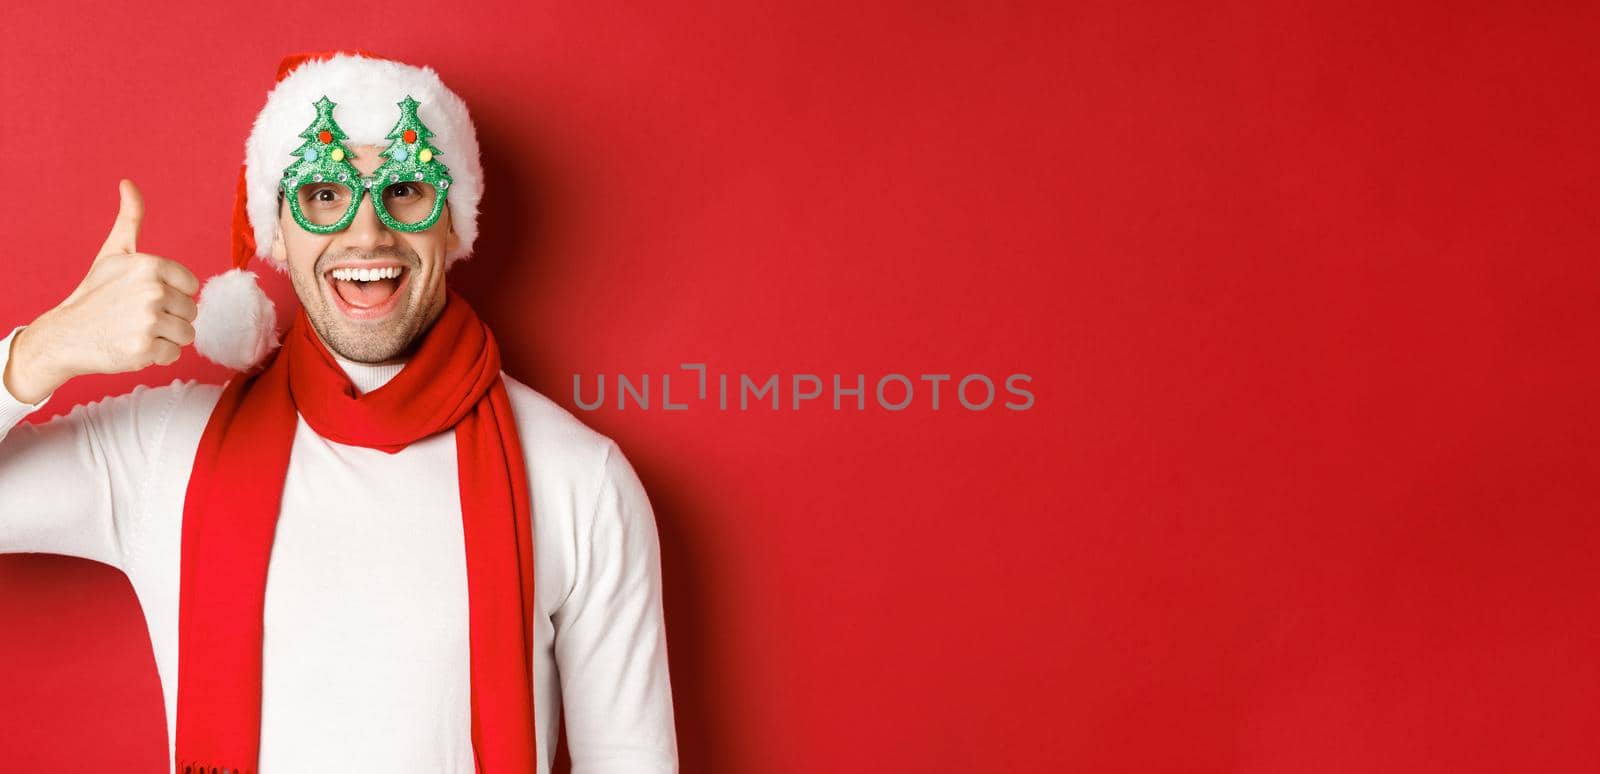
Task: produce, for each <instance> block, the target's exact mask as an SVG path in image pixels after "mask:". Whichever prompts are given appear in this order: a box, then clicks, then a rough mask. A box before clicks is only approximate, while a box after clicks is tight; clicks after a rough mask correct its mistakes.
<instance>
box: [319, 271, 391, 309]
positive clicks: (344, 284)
mask: <svg viewBox="0 0 1600 774" xmlns="http://www.w3.org/2000/svg"><path fill="white" fill-rule="evenodd" d="M323 279H324V280H325V281H326V282H327V283H328V287H329V289H330V290H331V291H332V295H333V300H334V304H335V305H336V306H338V307H339V311H340V312H342V313H343V314H344V315H345V316H346V317H349V318H352V319H356V320H374V319H378V318H380V317H383V316H385V315H387V314H388V313H389V312H391V311H393V310H394V308H395V307H396V306H398V305H399V301H400V297H401V295H402V293H401V291H402V290H404V289H405V286H406V283H407V282H408V281H410V279H411V270H410V269H409V268H407V267H405V266H401V265H398V264H384V265H381V266H362V267H355V266H341V267H337V268H334V269H329V270H328V271H327V272H324V273H323Z"/></svg>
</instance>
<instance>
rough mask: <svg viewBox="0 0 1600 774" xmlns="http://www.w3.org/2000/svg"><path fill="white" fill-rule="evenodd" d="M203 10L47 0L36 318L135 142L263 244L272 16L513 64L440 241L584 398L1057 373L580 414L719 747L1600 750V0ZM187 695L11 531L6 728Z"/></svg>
mask: <svg viewBox="0 0 1600 774" xmlns="http://www.w3.org/2000/svg"><path fill="white" fill-rule="evenodd" d="M209 5H211V4H194V5H191V6H190V7H189V8H188V9H187V10H186V11H173V12H171V13H170V14H169V13H167V12H161V13H159V14H158V13H156V12H154V11H148V10H143V9H139V8H137V7H135V6H134V5H132V4H130V5H129V6H128V7H124V6H123V4H109V3H107V4H89V5H81V4H76V3H70V2H53V3H48V4H43V3H41V4H30V5H27V6H22V7H17V6H11V7H9V8H8V11H7V14H6V17H7V18H6V21H5V24H6V28H7V31H6V44H5V46H3V47H0V71H3V72H4V73H5V76H4V77H3V78H0V105H3V107H4V114H3V115H4V118H3V119H0V121H3V131H0V138H3V139H0V153H3V157H4V163H3V169H4V170H5V175H6V183H5V184H4V185H3V186H0V197H3V202H4V206H3V208H0V212H3V213H4V218H5V228H4V229H3V233H4V234H5V235H6V241H5V245H4V247H3V250H0V261H3V265H4V276H5V277H6V281H5V282H4V284H3V285H0V311H3V315H0V317H3V318H4V319H0V323H3V324H4V325H5V326H6V330H9V329H10V327H11V326H13V325H17V324H22V323H25V322H28V321H29V320H31V319H32V318H33V317H34V316H35V315H37V314H38V313H40V312H42V311H44V310H46V309H48V308H49V307H51V306H53V305H54V304H55V303H57V302H58V301H59V300H60V299H61V298H63V297H64V296H65V295H66V294H67V293H68V292H69V291H70V290H71V288H72V287H73V286H74V285H75V284H76V282H77V281H78V279H80V278H81V276H82V274H83V272H84V271H85V270H86V268H87V267H88V264H89V261H90V258H91V256H92V254H93V252H94V250H95V248H96V247H97V246H98V245H99V244H100V242H101V240H102V239H103V238H104V235H105V231H106V229H107V228H108V227H109V225H110V222H111V220H112V216H113V215H114V213H115V209H116V181H117V178H118V177H121V176H127V177H131V178H132V179H134V180H135V181H136V182H138V183H139V184H140V185H141V186H142V187H143V190H144V193H145V198H146V202H147V207H148V217H147V221H146V227H145V229H144V232H143V235H142V238H141V241H140V247H141V249H144V250H146V251H148V252H154V253H157V254H161V255H164V256H167V257H170V258H174V259H177V260H181V261H183V262H184V263H186V264H187V265H188V266H189V267H190V268H192V269H193V270H195V271H196V273H198V274H200V275H201V276H208V275H210V274H213V273H215V272H217V271H220V270H222V269H223V268H225V267H226V262H227V258H226V231H227V223H228V214H229V206H230V201H231V199H230V196H231V185H232V184H233V181H234V175H235V172H236V169H237V167H236V165H237V164H238V162H239V160H240V158H241V156H242V147H243V141H244V137H245V134H246V132H247V130H248V128H249V125H250V122H251V120H252V118H253V115H254V113H255V111H256V110H257V109H258V108H259V106H260V104H261V101H262V99H263V97H264V95H265V92H266V90H267V88H268V87H269V86H270V85H271V82H272V75H273V70H274V68H275V66H276V63H277V60H278V58H279V56H280V55H282V54H284V53H286V52H289V51H294V50H303V49H320V48H327V47H332V46H339V45H345V46H351V45H353V46H360V47H364V48H368V49H371V50H375V51H378V52H380V53H383V54H386V55H389V56H394V57H398V58H403V59H410V60H413V61H417V62H421V63H427V64H431V65H433V66H435V67H436V68H437V69H439V71H440V72H441V73H442V74H443V75H444V77H445V78H446V80H447V81H448V82H449V83H451V84H452V85H453V86H454V88H456V89H457V90H458V91H459V92H460V93H461V94H462V95H463V96H464V97H465V98H466V99H467V102H468V104H469V105H471V107H472V110H473V111H474V116H475V119H476V121H477V122H478V126H479V131H480V136H481V138H482V141H483V144H484V158H485V163H486V166H487V169H488V191H487V196H486V199H485V211H484V214H483V216H482V219H481V225H482V229H483V234H484V235H483V237H482V238H481V240H480V242H479V251H478V254H477V255H476V256H475V257H474V258H473V259H472V260H470V261H468V262H467V263H466V264H465V265H463V266H461V267H459V268H458V269H457V270H455V272H453V273H452V281H453V282H455V283H457V286H458V287H460V288H461V289H462V290H463V292H464V293H465V294H466V295H467V297H468V298H470V299H472V300H473V301H474V302H475V304H476V305H477V307H478V309H479V310H480V312H481V313H482V314H483V315H484V316H485V317H486V318H488V319H489V321H490V323H491V324H492V325H493V326H494V328H495V330H496V331H497V332H498V335H499V338H500V341H501V342H502V346H503V348H504V350H505V358H506V369H507V371H509V372H510V373H512V374H513V375H515V376H517V377H518V378H520V379H522V380H523V381H525V382H527V383H529V384H531V385H532V386H534V387H535V388H537V389H539V390H541V391H543V392H545V393H546V394H548V395H550V396H552V397H554V398H556V399H557V400H559V401H560V402H561V403H563V404H564V405H567V406H569V407H572V406H573V396H572V391H571V385H572V375H573V374H575V373H578V374H584V375H585V376H586V377H592V376H593V375H594V374H597V373H606V374H613V375H614V374H616V373H618V372H622V373H628V374H632V375H637V374H641V373H651V374H661V373H663V372H667V371H675V370H676V369H677V367H678V364H679V363H682V362H697V361H698V362H706V363H708V365H709V366H710V367H711V369H712V370H713V373H717V372H726V373H730V374H739V373H748V374H751V375H753V376H755V377H764V376H765V375H767V374H770V373H778V374H781V375H785V378H787V375H790V374H794V373H815V374H819V375H821V376H822V377H823V378H824V379H830V377H831V375H832V374H834V373H839V374H841V375H843V377H844V378H845V379H847V380H853V379H854V375H855V374H856V373H863V374H866V375H867V379H868V380H869V385H870V384H871V382H872V380H875V379H876V378H877V377H878V376H881V375H883V374H885V373H891V372H898V373H905V374H910V375H912V376H913V377H914V376H915V375H916V374H920V373H951V374H954V375H955V376H956V377H957V378H960V376H962V375H965V374H968V373H983V374H987V375H989V376H990V377H991V378H992V379H995V380H996V381H997V382H998V381H999V380H1001V379H1003V378H1004V377H1005V376H1006V375H1008V374H1010V373H1014V372H1021V373H1027V374H1030V375H1031V376H1032V377H1033V382H1032V384H1031V388H1032V390H1033V392H1034V394H1035V398H1036V402H1035V404H1034V406H1033V407H1032V408H1031V409H1029V410H1027V411H1021V412H1018V411H1009V410H1006V409H1003V408H1001V407H1000V406H999V405H998V403H999V401H998V400H997V403H996V405H995V406H994V407H992V408H991V409H990V410H987V411H983V412H972V411H968V410H966V409H963V408H961V407H960V406H959V405H958V404H955V403H954V401H953V400H952V399H951V395H950V394H949V393H946V394H945V396H944V401H943V403H942V407H941V410H939V411H937V412H935V411H931V410H930V409H929V406H928V402H927V401H926V399H923V400H919V401H918V402H917V403H916V404H915V405H914V406H913V407H912V408H911V409H908V410H906V411H903V412H899V413H891V412H888V411H884V410H882V409H881V408H878V407H876V406H874V405H872V404H871V403H870V400H871V396H870V393H869V396H868V397H869V406H868V409H867V410H866V411H863V412H857V411H855V410H854V409H853V408H850V409H847V410H845V411H840V412H838V413H835V412H833V411H832V410H831V401H829V400H828V398H827V396H826V395H825V397H824V398H823V399H822V400H818V401H812V402H811V403H809V404H807V405H806V406H805V407H803V408H802V409H801V410H800V411H793V410H789V409H787V408H786V409H784V410H782V411H779V412H773V411H771V410H770V409H765V410H752V411H749V412H745V413H739V412H719V411H717V410H716V409H715V408H714V404H709V405H698V406H696V407H694V408H693V409H691V410H689V411H684V412H666V411H661V410H659V409H658V408H657V407H653V408H652V410H649V411H638V410H636V409H634V408H633V407H631V406H630V408H629V409H628V410H622V411H619V410H617V409H616V408H615V405H614V404H613V405H610V406H608V407H607V408H605V409H603V410H599V411H594V412H578V413H579V415H580V417H582V418H583V419H584V420H585V421H587V422H589V423H590V424H591V425H593V426H594V427H596V428H598V429H599V430H601V431H602V432H605V433H607V434H609V435H611V436H613V437H614V438H616V439H617V440H618V441H619V443H620V444H621V446H622V448H623V449H624V450H625V452H626V453H627V454H628V455H629V458H630V459H631V460H632V461H633V463H634V465H635V466H636V468H637V469H638V471H639V473H640V475H641V477H642V478H643V480H644V483H645V486H646V488H647V489H648V491H649V493H650V496H651V500H652V502H653V503H654V505H655V508H656V514H657V519H658V522H659V526H660V533H661V539H662V549H663V560H664V574H665V583H666V600H665V603H666V608H667V609H666V612H667V620H668V632H669V634H668V642H669V654H670V660H671V669H672V682H673V689H674V694H675V698H676V708H677V715H678V732H679V742H680V746H681V752H682V761H683V769H684V771H685V772H718V773H722V772H763V773H765V772H772V773H774V774H789V773H791V772H794V773H798V772H818V771H829V772H967V771H997V772H1000V771H1003V772H1013V771H1017V772H1023V771H1026V772H1034V771H1051V770H1074V771H1138V772H1158V771H1171V772H1197V771H1228V772H1284V771H1297V772H1298V771H1304V772H1350V771H1385V772H1387V771H1453V772H1463V771H1513V770H1515V771H1595V770H1596V769H1597V768H1600V741H1597V733H1600V707H1597V705H1600V698H1597V697H1600V670H1597V655H1596V654H1597V653H1600V642H1597V639H1600V637H1597V630H1596V625H1595V624H1596V620H1595V619H1596V610H1597V603H1600V598H1597V596H1600V595H1597V590H1600V580H1597V571H1596V564H1597V560H1596V558H1595V556H1596V550H1597V549H1600V527H1597V526H1596V524H1595V518H1594V517H1595V502H1596V499H1597V495H1600V477H1597V475H1596V474H1597V473H1600V471H1597V469H1596V468H1597V463H1596V459H1597V455H1596V442H1597V440H1600V425H1597V422H1596V414H1595V411H1594V408H1593V402H1594V400H1595V396H1596V386H1597V376H1600V371H1597V366H1596V357H1595V354H1596V353H1595V341H1596V336H1597V334H1600V307H1597V298H1596V297H1597V293H1600V266H1597V262H1596V258H1597V255H1596V247H1597V246H1600V238H1597V237H1600V225H1597V223H1600V222H1597V219H1596V206H1595V205H1596V196H1595V194H1596V169H1595V140H1596V137H1597V136H1600V134H1597V129H1600V127H1597V121H1596V117H1597V116H1596V111H1595V96H1596V93H1597V86H1600V83H1597V74H1600V64H1597V60H1596V58H1595V56H1594V46H1595V41H1596V40H1597V39H1600V37H1597V33H1600V28H1597V24H1596V21H1597V19H1596V14H1595V11H1594V10H1593V8H1592V6H1587V5H1586V4H1576V3H1574V4H1546V5H1544V6H1543V7H1541V8H1526V7H1523V4H1511V3H1480V4H1437V5H1436V6H1435V5H1434V4H1396V3H1392V2H1345V3H1317V4H1304V3H1285V4H1267V3H1224V4H1194V5H1181V4H1166V3H1156V4H1129V3H1104V4H1100V3H1082V4H1070V5H1068V4H1061V5H1067V6H1068V7H1065V8H1062V7H1058V4H1053V3H1032V4H1025V3H994V2H989V3H979V2H967V3H929V2H917V3H893V4H890V3H876V4H857V3H815V2H805V3H799V2H796V3H787V4H784V5H782V6H779V5H775V4H771V3H759V2H758V3H743V4H736V3H726V4H714V5H713V4H706V5H700V4H687V3H683V2H673V3H654V4H650V5H649V6H648V7H647V6H646V5H645V4H641V3H612V2H586V3H573V4H559V5H557V4H535V5H530V4H515V5H510V4H508V5H506V6H505V7H500V8H461V7H458V6H454V5H446V4H432V5H425V6H409V5H404V4H401V5H382V4H380V5H374V6H365V7H361V8H356V7H353V6H350V7H346V6H339V7H338V8H337V9H335V8H334V7H333V6H330V5H328V4H326V3H294V2H270V3H261V4H256V7H252V8H248V9H243V10H238V11H232V12H229V15H227V16H226V17H217V16H211V15H208V13H207V11H206V10H205V9H206V8H208V7H209ZM1397 5H1407V6H1408V7H1404V8H1401V7H1397ZM1275 6H1283V7H1275ZM261 268H262V269H263V270H265V271H267V273H268V275H269V280H270V282H271V287H270V289H271V291H272V293H273V295H274V296H275V297H276V298H277V299H278V300H279V304H280V308H283V307H284V305H287V304H292V303H293V301H292V293H291V291H290V290H289V287H288V284H287V282H286V281H285V280H284V279H283V278H282V277H281V276H280V275H277V274H275V273H272V272H271V271H270V270H268V269H265V267H264V265H263V266H262V267H261ZM289 308H292V307H289ZM224 376H225V374H224V373H223V372H222V371H221V369H218V368H216V367H213V366H210V365H209V364H208V363H205V362H204V361H202V360H200V359H199V358H198V356H196V355H194V354H193V353H192V352H191V351H186V353H185V356H184V358H183V360H181V361H180V362H178V363H177V364H175V365H173V366H171V367H166V368H155V369H151V370H148V371H144V372H141V373H138V374H132V375H125V376H120V377H99V378H84V379H80V380H77V381H74V382H72V383H70V384H69V385H68V386H66V387H64V388H63V389H62V390H60V391H59V392H58V393H57V396H56V397H55V398H54V399H53V401H52V403H51V404H50V405H49V406H48V407H47V408H46V410H45V411H44V412H41V414H42V416H36V419H43V418H47V417H48V416H49V415H53V414H55V413H60V412H64V411H66V410H67V409H68V408H70V407H71V406H72V405H73V404H74V403H79V402H84V401H87V400H92V399H94V398H97V397H99V396H102V395H106V394H111V393H119V392H123V391H125V390H127V389H129V388H131V387H132V386H133V385H134V384H137V383H148V384H164V383H166V382H168V381H170V380H171V379H173V378H174V377H184V378H188V377H200V378H206V379H210V380H214V381H221V379H223V378H224ZM655 378H659V377H653V380H654V379H655ZM685 383H687V382H685ZM946 386H947V388H948V386H949V385H946ZM1001 399H1002V400H1003V399H1004V396H1002V397H1001ZM786 400H787V398H786ZM847 405H851V404H847ZM162 724H163V719H162V716H161V705H160V694H159V686H158V683H157V681H156V676H155V671H154V663H153V659H152V657H151V655H150V652H149V645H148V640H147V638H146V635H145V632H144V629H143V625H142V622H141V618H140V615H139V611H138V608H137V603H136V601H135V599H134V597H133V595H132V593H131V590H130V589H129V588H128V586H127V584H126V581H125V580H124V578H123V577H122V576H121V574H120V573H118V572H116V571H115V570H112V569H110V568H107V567H104V566H99V565H94V564H90V563H88V562H83V561H79V560H69V559H63V558H55V557H40V556H9V557H5V558H3V560H0V751H3V753H0V769H4V770H7V771H9V770H24V769H31V768H32V767H34V766H41V767H42V766H45V765H47V764H51V763H59V764H64V763H67V762H69V761H70V762H71V763H74V764H78V767H82V768H88V767H89V765H100V766H104V767H107V768H108V769H110V770H116V771H129V772H156V771H163V770H164V769H163V768H162V766H163V760H162V757H163V754H164V751H165V746H164V736H163V725H162Z"/></svg>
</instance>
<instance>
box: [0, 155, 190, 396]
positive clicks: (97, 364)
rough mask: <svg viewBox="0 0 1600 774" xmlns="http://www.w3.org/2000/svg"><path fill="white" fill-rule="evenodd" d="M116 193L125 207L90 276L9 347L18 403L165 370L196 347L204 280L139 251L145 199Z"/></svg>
mask: <svg viewBox="0 0 1600 774" xmlns="http://www.w3.org/2000/svg"><path fill="white" fill-rule="evenodd" d="M119 188H120V191H121V194H122V206H121V208H120V209H119V210H118V211H117V220H116V222H115V223H114V224H112V226H111V234H110V235H109V236H107V237H106V241H105V245H103V246H102V247H101V248H100V253H99V255H97V256H95V259H94V263H93V264H91V265H90V266H89V273H88V275H87V276H85V277H84V278H83V281H82V282H80V283H78V287H77V288H76V289H74V290H73V291H72V294H71V295H69V296H67V298H66V300H64V301H62V302H61V303H60V304H59V305H57V306H56V307H55V308H54V309H51V310H50V311H48V312H45V313H44V314H42V315H40V316H39V317H38V318H37V319H35V320H34V321H33V322H32V323H29V324H28V326H27V327H26V328H24V329H23V330H22V331H21V332H20V333H18V334H17V336H16V337H15V338H14V339H13V340H12V347H11V360H10V362H9V363H7V367H6V371H5V373H4V374H3V378H4V379H5V386H6V389H8V390H10V391H11V394H12V395H14V396H16V398H17V399H18V400H22V401H25V402H27V403H37V402H38V401H40V400H43V399H44V398H45V397H46V396H48V395H49V394H51V393H52V392H55V389H56V388H57V387H59V386H61V385H62V384H63V383H65V382H66V381H67V380H68V379H71V378H72V377H75V376H82V375H85V374H114V373H122V372H125V371H137V370H140V369H142V368H146V367H149V366H151V365H168V364H170V363H172V362H173V361H176V360H177V359H178V355H179V353H180V350H181V348H182V347H185V346H188V345H189V344H190V343H192V342H193V341H194V325H193V323H194V317H195V300H194V296H195V294H196V293H198V292H199V291H200V281H199V280H198V279H196V278H195V276H194V274H193V273H192V272H190V271H189V270H188V269H187V268H185V267H184V266H183V264H180V263H178V262H177V261H171V260H168V259H166V258H162V257H160V256H156V255H150V254H149V253H141V252H139V251H138V247H137V244H136V243H137V241H138V237H139V224H140V222H141V221H142V220H143V219H144V199H143V197H141V196H140V195H139V189H138V188H137V187H135V186H134V184H133V182H132V181H130V180H123V181H122V182H121V183H120V184H119Z"/></svg>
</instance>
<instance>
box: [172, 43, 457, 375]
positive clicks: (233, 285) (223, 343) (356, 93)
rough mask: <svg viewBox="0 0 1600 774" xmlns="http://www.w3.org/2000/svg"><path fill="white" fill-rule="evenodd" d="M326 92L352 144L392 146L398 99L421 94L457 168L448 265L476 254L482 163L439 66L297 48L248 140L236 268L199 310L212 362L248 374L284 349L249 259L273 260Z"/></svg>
mask: <svg viewBox="0 0 1600 774" xmlns="http://www.w3.org/2000/svg"><path fill="white" fill-rule="evenodd" d="M324 96H326V97H327V98H328V99H330V100H332V101H333V102H334V103H335V104H336V105H337V106H338V107H337V108H335V114H336V116H337V119H338V121H339V126H340V127H341V128H342V129H343V130H344V132H345V134H346V135H348V136H349V139H348V140H347V141H346V143H347V144H349V145H385V144H387V141H386V139H385V136H386V135H387V134H388V133H389V130H390V129H392V128H393V127H394V125H395V122H396V120H397V119H398V118H399V117H400V108H399V103H400V102H401V101H402V100H404V99H405V98H406V97H411V98H412V99H415V100H417V102H418V103H419V107H418V108H417V115H418V117H419V118H420V119H421V120H422V122H423V123H425V124H427V125H428V126H429V127H430V128H432V129H433V131H434V136H433V137H432V138H431V143H432V144H433V146H434V147H435V148H437V149H438V156H439V158H440V160H441V161H443V162H444V163H447V164H449V165H450V174H451V182H450V193H449V196H447V197H446V199H445V202H446V204H447V205H448V206H449V208H450V222H451V225H452V227H453V228H454V229H455V232H456V235H457V236H458V237H459V238H460V242H459V244H458V246H457V247H456V248H455V249H454V250H452V251H451V252H450V253H449V254H447V255H446V256H445V267H446V268H447V269H448V268H449V266H450V265H451V264H454V263H455V262H456V261H457V260H459V259H461V258H464V257H466V256H467V255H468V254H470V253H471V252H472V243H473V241H474V240H475V239H476V238H477V236H478V200H479V199H480V198H482V196H483V166H482V164H481V162H480V161H479V159H478V139H477V134H476V133H475V131H474V129H473V125H472V119H471V118H470V117H469V116H468V115H467V106H466V103H464V102H462V100H461V98H460V97H458V96H456V94H455V92H453V91H451V90H450V89H448V88H446V87H445V85H444V82H443V81H441V80H440V79H439V76H438V74H437V73H435V72H434V71H433V70H432V69H431V68H428V67H416V66H413V65H408V64H402V63H400V62H396V61H392V60H388V59H383V58H380V57H377V56H374V55H372V54H369V53H366V52H359V51H358V52H354V53H347V52H324V53H316V54H296V55H293V56H289V57H286V58H285V59H284V60H283V62H282V63H281V64H279V65H278V83H277V85H276V86H275V87H273V89H272V91H271V92H269V93H268V94H267V103H266V105H265V106H264V107H262V108H261V112H260V113H259V114H258V115H257V116H256V121H255V126H254V127H252V128H251V130H250V138H249V139H248V140H247V141H246V142H245V155H244V164H243V165H241V166H240V167H239V183H238V187H237V189H236V191H235V194H234V205H233V266H234V268H232V269H230V270H228V271H225V272H223V273H221V274H218V275H216V276H214V277H212V278H210V279H209V280H207V281H206V284H205V287H204V288H203V289H202V290H201V291H200V299H199V313H198V314H197V316H196V317H195V321H194V328H195V340H194V346H195V349H196V350H197V351H198V352H199V353H200V354H201V355H204V356H205V357H206V358H207V359H209V360H211V361H213V362H215V363H218V364H220V365H224V366H227V367H229V368H234V369H237V370H240V371H248V370H249V369H251V368H253V367H254V366H256V365H258V364H260V363H261V362H262V361H263V360H265V359H266V356H267V355H268V354H269V353H271V352H272V350H273V349H275V348H277V346H278V331H277V313H276V311H275V310H274V308H273V305H272V301H271V299H269V298H267V294H266V293H264V292H262V290H261V287H260V286H259V285H257V284H256V275H255V273H253V272H251V271H248V270H247V269H248V267H249V265H250V259H251V258H252V257H259V258H263V259H266V260H267V262H269V263H271V264H272V266H273V268H275V269H277V270H278V271H284V272H286V271H288V266H287V265H286V264H285V262H283V261H279V260H276V259H274V258H273V257H272V241H273V239H275V238H276V237H277V236H278V181H279V180H281V179H282V177H283V170H284V168H285V167H287V166H289V164H290V163H292V162H293V161H294V159H293V151H294V149H295V147H296V146H298V145H299V144H300V143H301V142H303V140H302V138H301V137H300V133H301V132H302V131H304V130H305V128H306V127H307V126H309V125H310V124H311V122H312V121H313V120H314V119H315V118H316V116H317V109H316V102H317V100H318V99H320V98H322V97H324Z"/></svg>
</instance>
